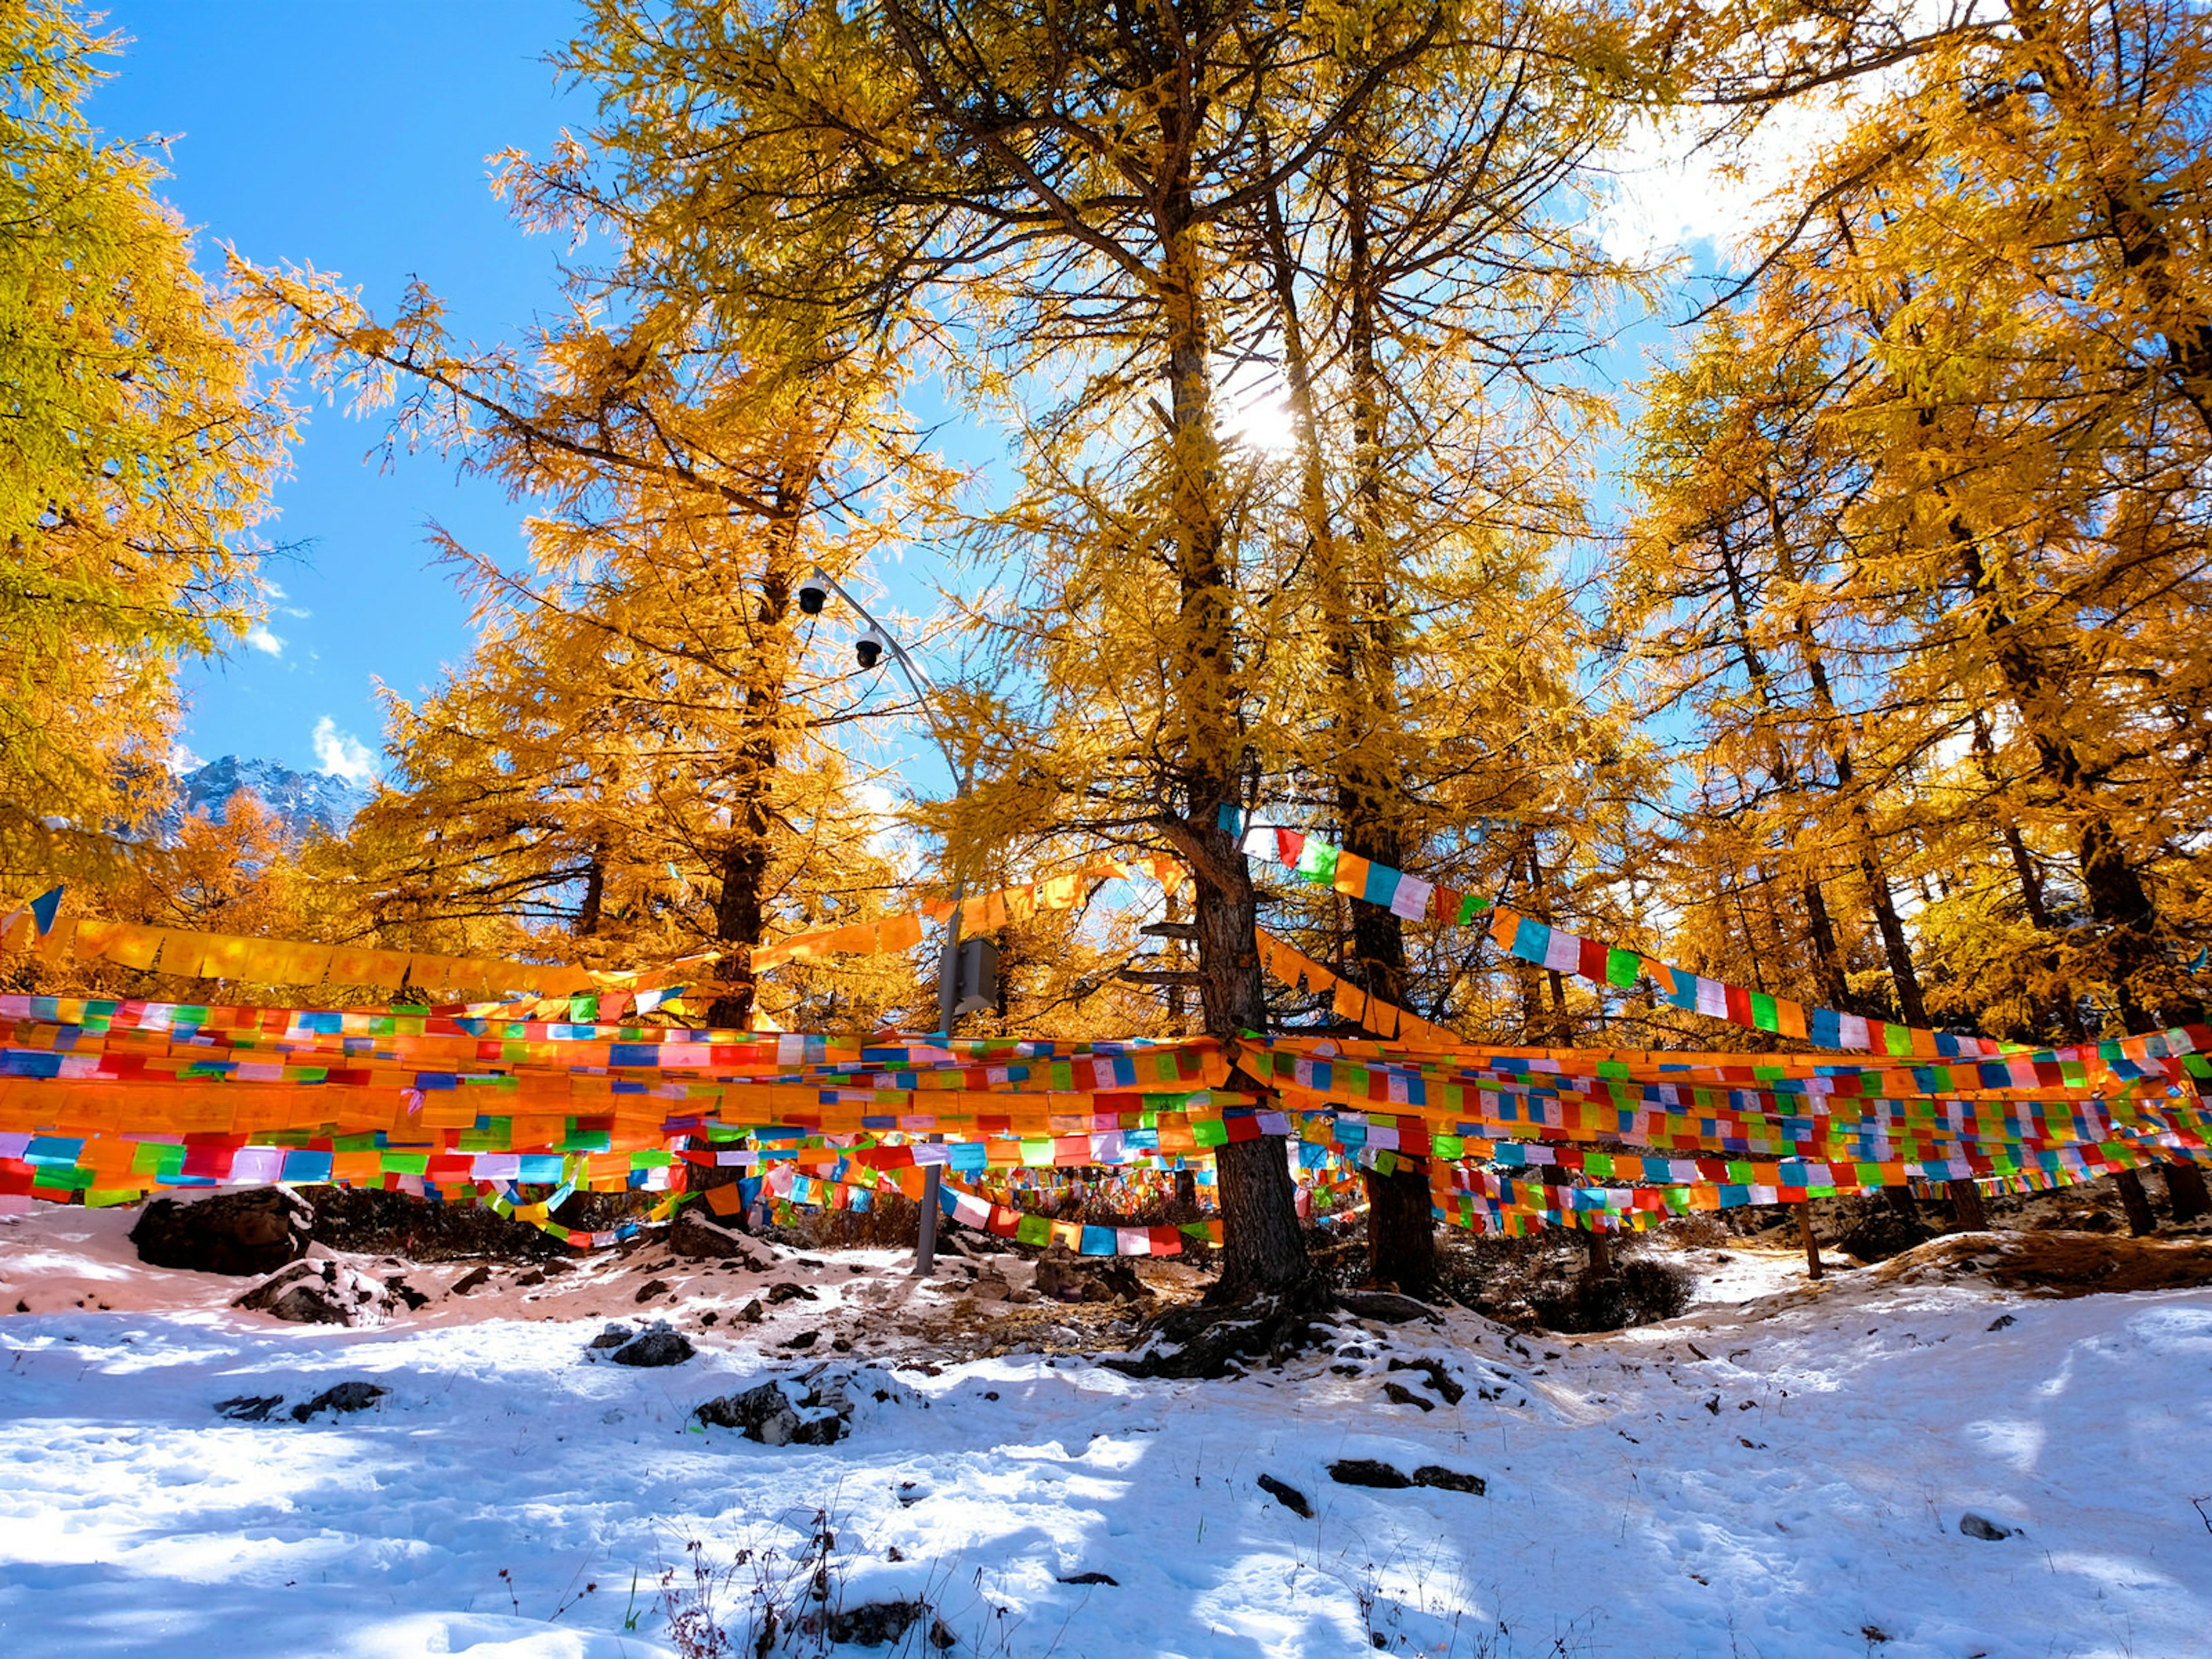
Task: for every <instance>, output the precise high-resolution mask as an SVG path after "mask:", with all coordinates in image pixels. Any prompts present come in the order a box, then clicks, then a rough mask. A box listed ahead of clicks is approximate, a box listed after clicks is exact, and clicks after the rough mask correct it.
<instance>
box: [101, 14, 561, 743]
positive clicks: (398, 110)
mask: <svg viewBox="0 0 2212 1659" xmlns="http://www.w3.org/2000/svg"><path fill="white" fill-rule="evenodd" d="M573 15H574V8H573V7H572V6H570V5H569V4H568V3H566V0H464V3H453V0H442V3H428V0H374V3H373V4H348V5H312V4H308V5H303V4H301V3H298V0H281V3H280V0H222V3H220V4H217V3H204V0H113V3H112V4H111V6H110V8H109V10H108V15H107V26H108V27H110V28H112V29H115V30H118V31H120V32H121V33H124V34H125V35H128V36H131V37H133V38H134V39H133V43H132V44H131V45H130V46H127V47H126V48H125V54H124V56H123V57H122V58H120V59H118V60H112V68H113V69H114V70H115V71H116V72H115V75H114V77H113V78H112V80H110V81H108V82H106V84H105V85H103V86H102V87H101V88H100V90H99V91H98V92H97V93H96V94H95V95H94V100H93V102H92V106H91V109H90V114H91V116H92V118H93V119H94V121H95V122H96V123H98V124H99V125H100V127H102V128H103V129H104V130H105V131H106V132H107V133H108V134H109V135H111V136H112V137H118V138H133V139H136V138H143V137H147V136H149V135H156V134H158V135H165V136H167V137H170V138H172V139H173V145H172V148H171V150H170V153H169V163H168V164H169V167H170V170H171V173H172V174H173V177H172V178H171V179H169V181H168V182H167V185H166V186H165V187H164V188H165V193H166V194H167V197H168V198H169V199H170V201H172V202H173V204H175V205H176V206H177V207H178V209H179V210H180V211H181V212H182V213H183V214H184V215H185V218H186V220H187V221H188V222H190V223H191V224H192V225H194V226H195V227H197V228H198V231H199V235H200V240H201V247H200V254H201V264H203V266H204V267H206V268H210V269H212V268H214V267H215V266H216V264H219V263H220V260H221V258H222V254H221V249H220V246H219V244H221V243H223V242H233V243H235V244H236V245H237V246H238V248H239V251H240V252H242V253H244V254H245V255H246V257H247V258H252V259H253V260H256V261H257V262H260V263H264V264H268V263H273V262H276V261H279V260H293V261H298V262H307V263H312V264H314V265H316V266H317V267H318V268H319V269H322V270H336V271H338V272H340V273H342V274H343V276H345V278H346V279H347V280H348V281H349V282H351V283H359V284H361V285H362V286H363V288H364V289H365V291H366V294H367V296H368V299H369V301H370V302H371V303H372V304H373V305H375V306H378V307H386V306H388V304H389V302H390V301H391V300H392V297H394V296H395V295H397V294H398V291H399V289H400V286H401V284H402V283H404V281H405V280H406V278H407V277H408V276H410V274H415V273H419V274H420V275H421V276H422V277H423V278H424V279H425V280H426V281H428V283H430V284H431V286H432V287H433V288H435V289H437V290H438V291H439V292H440V293H441V294H442V295H445V296H446V297H447V299H448V300H449V301H450V302H451V304H452V307H453V319H454V324H455V326H456V328H457V330H459V331H460V332H462V333H464V334H466V335H473V336H474V337H477V338H479V339H482V340H484V341H487V342H489V341H490V340H493V339H495V338H500V337H511V336H512V335H513V334H514V333H515V332H516V331H517V330H518V329H519V328H520V325H523V324H525V323H526V322H527V321H528V320H529V319H530V318H531V317H532V315H533V314H534V313H538V312H539V311H542V310H544V309H546V308H548V307H550V304H551V303H552V301H553V299H554V296H555V286H554V284H555V254H556V248H555V246H553V245H552V244H551V243H550V242H547V241H544V240H534V239H531V238H526V237H525V236H523V235H521V234H520V233H519V232H518V231H516V230H515V229H514V228H513V226H512V225H510V224H509V223H508V222H507V216H506V214H505V211H504V210H503V209H502V208H501V206H500V204H497V203H495V201H493V200H492V198H491V195H490V192H489V189H488V187H487V185H486V174H487V168H486V166H485V161H484V158H485V157H486V156H488V155H490V154H492V153H493V152H494V151H495V150H497V149H501V148H503V147H505V146H507V145H510V144H513V145H519V146H521V147H523V148H526V149H532V150H542V149H544V147H545V144H546V142H547V141H548V140H549V139H550V137H552V136H553V135H554V134H555V133H556V132H557V131H558V130H559V128H560V125H561V124H562V119H563V118H564V116H565V117H566V118H568V119H569V120H571V121H573V122H575V123H577V124H580V123H581V122H582V121H583V120H584V119H585V118H586V117H587V115H588V111H587V109H586V107H585V106H584V105H583V102H582V100H580V99H579V98H577V97H576V95H575V94H574V93H573V92H572V93H570V94H568V95H567V97H566V100H565V101H564V100H563V97H562V94H560V92H559V90H558V88H557V87H556V80H555V76H554V74H553V71H552V70H551V69H550V67H548V66H547V65H546V64H544V62H543V61H542V60H543V58H544V55H545V53H546V52H548V51H549V50H550V48H552V47H553V46H556V45H557V44H558V43H559V41H560V40H562V38H564V36H565V35H566V33H568V25H569V22H570V20H571V18H572V16H573ZM377 436H378V429H377V428H374V426H371V425H369V424H366V423H363V422H356V421H353V420H349V419H348V418H346V417H345V416H344V415H343V413H341V412H340V411H338V410H333V409H331V408H329V407H328V406H327V405H319V406H318V407H316V408H315V409H313V411H312V412H311V414H310V416H309V419H308V422H307V427H306V429H305V431H304V433H303V435H302V437H301V441H300V442H299V444H298V445H297V447H296V448H295V453H294V458H293V459H294V467H295V477H293V478H292V479H291V480H289V482H287V483H284V484H283V486H281V487H280V489H278V491H277V495H276V506H277V507H278V509H279V516H278V518H277V519H276V520H275V522H273V523H272V524H270V525H269V526H265V529H266V532H267V534H268V535H269V536H270V538H271V539H272V540H275V541H277V542H282V543H294V544H301V545H300V546H299V548H298V550H297V556H296V557H295V558H294V559H289V560H279V561H277V562H273V563H272V564H270V566H269V567H268V569H269V574H270V575H271V576H272V577H273V578H274V580H275V581H276V584H277V586H279V587H280V588H281V589H282V590H283V597H282V598H281V599H276V601H275V602H274V606H273V609H272V612H271V614H270V617H269V620H268V623H267V626H266V630H265V634H266V637H265V638H259V640H258V644H254V645H244V646H241V647H239V648H238V649H237V650H235V651H234V653H232V654H231V655H230V656H229V657H228V659H225V660H222V661H219V662H216V663H214V664H210V665H207V666H205V667H196V668H193V669H191V670H189V671H187V674H186V678H185V684H186V689H187V690H188V693H189V695H190V696H191V717H190V720H189V724H188V726H187V727H186V730H185V743H186V744H187V745H188V746H189V747H190V748H191V749H192V750H195V751H196V752H197V753H198V754H200V755H202V756H204V757H207V758H210V759H212V758H214V757H216V756H218V755H223V754H232V753H235V754H240V755H245V756H248V757H265V758H268V759H271V760H276V761H282V762H283V763H286V764H288V765H290V766H295V767H299V768H301V769H307V768H312V767H317V766H319V765H324V766H327V763H328V762H329V761H330V760H331V758H332V757H334V756H335V755H337V754H338V753H340V752H342V751H343V750H344V743H343V739H345V738H351V739H353V741H354V742H356V743H359V744H366V745H367V747H368V748H369V749H371V750H374V749H375V748H376V746H377V744H378V741H379V737H380V732H381V728H382V715H381V712H380V707H379V704H378V702H377V698H376V695H375V682H376V681H377V680H378V679H379V678H381V679H382V680H384V681H385V682H386V684H390V685H391V686H392V687H393V688H394V689H395V690H400V691H402V692H404V693H409V694H412V693H414V692H416V691H417V690H420V689H421V688H422V687H423V686H424V685H425V684H428V683H429V682H431V681H432V680H434V679H435V677H436V675H437V673H438V671H439V668H440V666H441V665H442V664H446V663H453V662H458V661H459V660H460V659H462V658H463V657H464V656H465V654H466V651H467V647H468V632H467V627H466V616H465V611H464V607H463V605H462V602H461V600H460V599H459V596H458V594H456V592H454V590H453V586H452V583H451V581H450V580H448V578H447V576H446V575H445V574H443V573H441V572H440V571H438V570H435V569H433V568H428V564H427V561H428V550H427V548H426V546H425V542H424V535H423V526H424V525H425V524H426V522H428V520H434V519H435V520H437V521H439V522H440V523H441V524H444V525H445V526H447V527H448V528H449V529H452V530H453V531H454V532H456V533H458V534H459V535H460V536H461V537H462V538H464V539H465V540H467V541H469V542H471V543H472V544H476V545H478V546H482V547H484V548H487V549H489V550H494V551H495V552H498V553H500V554H501V555H502V556H505V555H506V554H507V553H508V552H510V551H512V550H517V549H519V548H520V537H519V534H518V529H517V526H518V524H519V521H520V516H521V514H520V509H518V508H517V507H515V506H513V504H511V503H509V502H508V501H506V500H505V498H504V497H503V495H501V492H500V491H499V490H498V489H495V488H492V487H488V486H486V485H483V484H481V483H461V482H459V481H458V480H457V479H456V477H455V474H454V468H453V464H452V463H451V462H450V461H447V460H443V459H439V458H437V457H435V456H418V457H415V458H412V459H407V458H403V459H401V460H400V461H399V463H398V465H396V467H394V468H393V469H392V471H389V472H384V471H380V470H379V467H378V466H377V465H374V464H373V463H366V462H365V461H364V459H363V457H364V455H365V454H366V453H367V452H368V449H369V447H370V446H371V445H372V443H373V442H374V441H375V439H376V438H377ZM325 722H328V724H327V725H325V724H324V723H325ZM319 726H320V727H321V729H322V731H323V732H324V733H325V736H324V739H323V748H324V753H323V755H322V756H321V757H319V756H318V752H317V750H318V744H317V737H316V734H317V731H318V727H319Z"/></svg>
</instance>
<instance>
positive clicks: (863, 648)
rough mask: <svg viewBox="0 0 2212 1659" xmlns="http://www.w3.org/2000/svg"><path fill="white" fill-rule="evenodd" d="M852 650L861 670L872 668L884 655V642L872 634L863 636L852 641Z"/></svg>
mask: <svg viewBox="0 0 2212 1659" xmlns="http://www.w3.org/2000/svg"><path fill="white" fill-rule="evenodd" d="M853 650H854V654H856V655H857V656H858V657H859V658H860V666H861V667H863V668H873V667H874V666H875V665H876V664H877V662H878V659H881V658H882V656H883V654H884V642H883V641H881V640H879V639H878V638H877V637H876V636H875V635H873V634H863V635H860V638H859V639H857V640H854V641H853Z"/></svg>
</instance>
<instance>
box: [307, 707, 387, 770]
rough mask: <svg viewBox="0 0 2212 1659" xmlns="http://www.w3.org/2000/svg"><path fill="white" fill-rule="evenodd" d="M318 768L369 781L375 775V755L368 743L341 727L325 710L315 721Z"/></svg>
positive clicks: (316, 762) (316, 767) (316, 764)
mask: <svg viewBox="0 0 2212 1659" xmlns="http://www.w3.org/2000/svg"><path fill="white" fill-rule="evenodd" d="M315 769H316V770H317V771H319V772H324V773H327V774H329V775H331V776H334V777H341V778H343V779H344V780H345V781H347V782H348V783H369V782H373V781H374V780H375V777H376V757H374V755H372V754H370V753H369V752H368V744H365V743H363V742H362V740H361V739H360V738H356V736H354V735H353V733H352V732H341V731H339V730H338V723H337V721H336V720H332V719H331V717H330V716H329V715H328V714H325V715H324V716H323V717H322V719H320V720H317V721H316V722H315Z"/></svg>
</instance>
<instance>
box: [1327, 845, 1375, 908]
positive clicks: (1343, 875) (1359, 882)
mask: <svg viewBox="0 0 2212 1659" xmlns="http://www.w3.org/2000/svg"><path fill="white" fill-rule="evenodd" d="M1368 869H1369V864H1368V860H1365V859H1364V858H1362V857H1360V856H1359V854H1357V853H1339V854H1337V855H1336V876H1335V878H1334V882H1333V885H1334V887H1335V889H1336V890H1337V891H1338V892H1340V893H1349V894H1351V895H1352V897H1354V898H1364V896H1366V893H1367V872H1368Z"/></svg>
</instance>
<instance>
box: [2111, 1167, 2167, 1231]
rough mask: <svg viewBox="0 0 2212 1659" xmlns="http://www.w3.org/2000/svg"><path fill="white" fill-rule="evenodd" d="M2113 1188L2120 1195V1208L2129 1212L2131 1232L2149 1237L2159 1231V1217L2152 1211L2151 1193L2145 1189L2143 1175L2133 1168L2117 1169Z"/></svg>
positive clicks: (2129, 1229) (2114, 1173) (2113, 1178)
mask: <svg viewBox="0 0 2212 1659" xmlns="http://www.w3.org/2000/svg"><path fill="white" fill-rule="evenodd" d="M2112 1188H2113V1190H2114V1191H2115V1192H2117V1193H2118V1194H2119V1195H2120V1208H2121V1209H2123V1210H2124V1211H2125V1212H2127V1218H2128V1231H2130V1232H2131V1233H2133V1234H2134V1235H2135V1236H2136V1237H2137V1238H2148V1237H2150V1236H2151V1235H2152V1234H2153V1233H2154V1232H2156V1231H2158V1218H2157V1217H2156V1216H2154V1215H2153V1214H2152V1213H2151V1210H2150V1195H2149V1194H2147V1193H2145V1192H2144V1191H2143V1184H2142V1176H2139V1175H2137V1174H2136V1172H2135V1171H2134V1170H2115V1171H2114V1172H2113V1174H2112Z"/></svg>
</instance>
